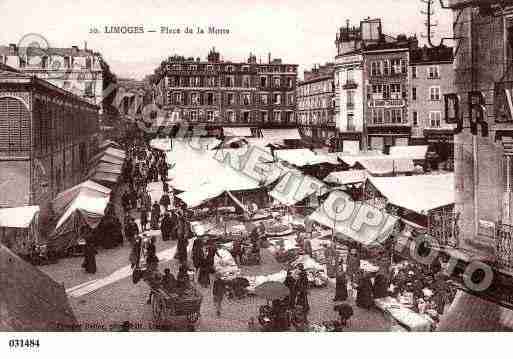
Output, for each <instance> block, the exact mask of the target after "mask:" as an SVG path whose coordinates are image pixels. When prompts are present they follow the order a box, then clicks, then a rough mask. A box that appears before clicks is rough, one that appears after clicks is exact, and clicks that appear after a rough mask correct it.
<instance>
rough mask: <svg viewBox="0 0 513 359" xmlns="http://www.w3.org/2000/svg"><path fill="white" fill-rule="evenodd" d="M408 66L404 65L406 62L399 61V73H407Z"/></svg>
mask: <svg viewBox="0 0 513 359" xmlns="http://www.w3.org/2000/svg"><path fill="white" fill-rule="evenodd" d="M407 65H408V64H407V63H406V60H401V73H403V74H406V73H408V68H407V67H408V66H407Z"/></svg>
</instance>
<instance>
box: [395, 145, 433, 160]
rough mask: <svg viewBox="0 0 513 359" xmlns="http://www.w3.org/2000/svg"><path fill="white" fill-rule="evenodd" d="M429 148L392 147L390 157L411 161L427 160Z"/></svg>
mask: <svg viewBox="0 0 513 359" xmlns="http://www.w3.org/2000/svg"><path fill="white" fill-rule="evenodd" d="M427 150H428V146H424V145H422V146H392V147H390V157H394V158H404V159H410V160H424V159H426V154H427Z"/></svg>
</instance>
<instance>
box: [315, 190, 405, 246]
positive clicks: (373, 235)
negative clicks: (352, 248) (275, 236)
mask: <svg viewBox="0 0 513 359" xmlns="http://www.w3.org/2000/svg"><path fill="white" fill-rule="evenodd" d="M338 196H344V198H346V200H348V199H347V195H344V194H341V193H340V192H333V193H331V194H330V195H329V197H328V199H327V200H326V202H325V203H324V204H323V205H321V206H320V207H319V209H317V211H315V212H314V213H312V214H311V215H310V216H309V218H310V219H311V220H313V221H315V222H317V223H319V224H321V225H323V226H325V227H328V228H331V229H334V230H335V232H336V233H340V234H342V235H344V236H346V237H348V238H351V239H352V240H354V241H356V242H359V243H361V244H363V245H377V244H381V243H383V242H384V241H385V240H386V239H387V238H388V236H389V235H390V234H391V233H392V231H393V229H394V225H395V224H396V223H397V221H398V220H399V219H398V218H397V217H395V216H392V215H390V214H388V213H386V212H383V220H382V222H381V224H380V225H378V226H370V225H366V224H363V225H362V226H361V228H360V229H359V230H355V229H354V228H353V226H352V225H353V222H354V217H355V216H354V215H351V216H350V217H349V218H347V219H345V220H341V219H339V220H336V221H335V219H334V218H331V217H330V216H329V215H328V214H327V213H326V211H325V208H326V207H328V208H329V207H330V206H331V205H327V204H326V203H331V204H332V205H333V204H335V203H336V200H337V198H338ZM366 207H368V208H369V211H368V212H367V211H366V210H365V208H366ZM356 209H358V212H357V213H365V212H367V213H369V212H370V213H372V212H374V211H375V208H373V207H370V206H369V205H367V204H365V203H363V202H358V203H355V211H356Z"/></svg>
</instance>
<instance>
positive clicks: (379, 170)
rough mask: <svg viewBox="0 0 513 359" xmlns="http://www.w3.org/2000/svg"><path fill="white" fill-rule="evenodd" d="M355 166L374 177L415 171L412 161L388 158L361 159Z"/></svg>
mask: <svg viewBox="0 0 513 359" xmlns="http://www.w3.org/2000/svg"><path fill="white" fill-rule="evenodd" d="M355 165H360V166H361V167H363V168H365V169H366V170H367V171H368V172H369V173H371V174H373V175H387V174H393V173H404V172H413V170H414V169H415V166H414V164H413V161H412V160H409V159H396V158H387V157H384V158H369V159H361V160H358V161H357V162H356V163H355Z"/></svg>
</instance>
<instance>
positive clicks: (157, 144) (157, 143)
mask: <svg viewBox="0 0 513 359" xmlns="http://www.w3.org/2000/svg"><path fill="white" fill-rule="evenodd" d="M150 146H151V147H153V148H155V149H157V150H160V151H164V152H166V151H171V140H170V139H169V138H154V139H152V140H151V141H150Z"/></svg>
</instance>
